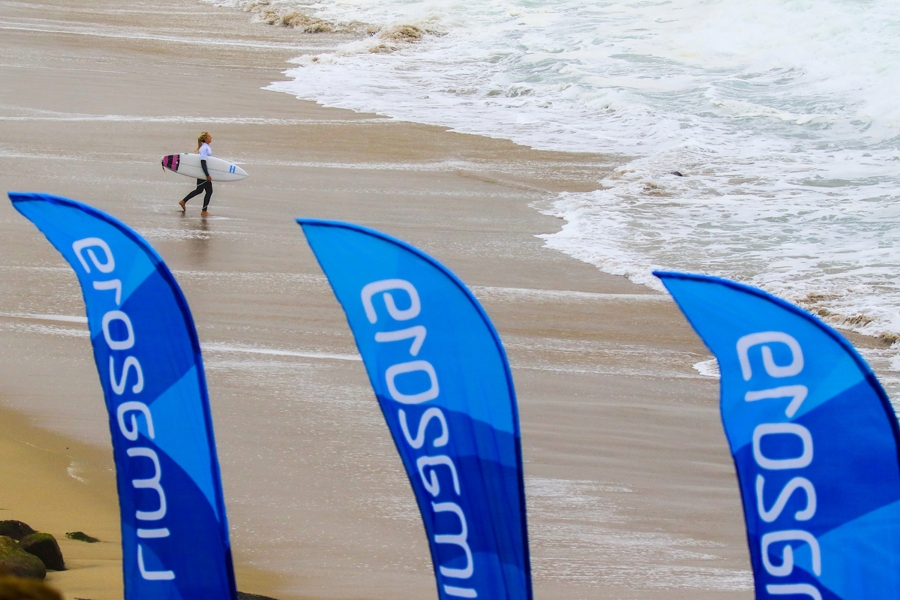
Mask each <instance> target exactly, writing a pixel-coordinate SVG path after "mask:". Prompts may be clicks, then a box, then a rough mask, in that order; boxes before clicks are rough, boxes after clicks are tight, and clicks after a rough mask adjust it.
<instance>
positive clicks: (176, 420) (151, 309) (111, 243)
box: [9, 193, 236, 600]
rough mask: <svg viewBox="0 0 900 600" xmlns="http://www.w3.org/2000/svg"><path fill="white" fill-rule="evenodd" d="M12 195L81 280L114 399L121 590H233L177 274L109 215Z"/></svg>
mask: <svg viewBox="0 0 900 600" xmlns="http://www.w3.org/2000/svg"><path fill="white" fill-rule="evenodd" d="M9 197H10V199H11V200H12V202H13V206H15V208H16V210H18V211H19V212H20V213H22V214H23V215H25V217H27V218H28V219H29V220H31V221H32V222H33V223H34V224H35V225H36V226H37V227H38V229H40V230H41V231H42V232H43V233H44V235H46V236H47V239H48V240H50V243H51V244H53V246H54V247H56V249H57V250H59V252H60V253H61V254H62V255H63V256H64V257H65V259H66V260H67V261H68V262H69V264H70V265H71V266H72V268H73V269H74V270H75V273H76V275H77V276H78V281H79V282H80V283H81V289H82V293H83V295H84V303H85V307H86V310H87V317H88V327H89V329H90V334H91V343H92V345H93V347H94V360H95V361H96V363H97V371H98V372H99V374H100V382H101V384H102V387H103V393H104V395H105V397H106V407H107V409H108V410H109V424H110V431H111V433H112V442H113V455H114V457H115V462H116V477H117V482H118V490H119V506H120V508H121V512H122V515H121V516H122V563H123V570H124V575H125V598H126V599H127V600H137V599H154V600H156V599H164V600H178V599H182V600H197V599H210V600H221V599H223V598H225V599H233V598H236V592H235V587H234V576H233V572H232V564H231V545H230V543H229V540H228V525H227V522H226V519H225V506H224V501H223V498H222V485H221V480H220V475H219V464H218V459H217V457H216V447H215V441H214V439H213V428H212V420H211V418H210V411H209V400H208V397H207V393H206V380H205V378H204V373H203V363H202V360H201V358H200V344H199V341H198V339H197V333H196V330H195V329H194V322H193V319H192V318H191V313H190V310H189V309H188V305H187V301H186V300H185V298H184V295H183V294H182V293H181V289H180V288H179V287H178V284H177V283H176V282H175V278H174V277H173V276H172V274H171V272H169V269H168V268H167V267H166V265H165V263H163V261H162V259H161V258H160V257H159V255H158V254H157V253H156V252H155V251H154V250H153V248H151V247H150V245H149V244H148V243H147V242H146V241H144V240H143V239H142V238H141V237H140V236H139V235H138V234H137V233H135V232H134V231H133V230H132V229H130V228H129V227H128V226H126V225H124V224H123V223H121V222H119V221H118V220H116V219H114V218H112V217H110V216H109V215H106V214H104V213H102V212H100V211H98V210H96V209H93V208H91V207H89V206H86V205H84V204H81V203H78V202H75V201H73V200H67V199H65V198H57V197H54V196H47V195H41V194H18V193H11V194H10V195H9Z"/></svg>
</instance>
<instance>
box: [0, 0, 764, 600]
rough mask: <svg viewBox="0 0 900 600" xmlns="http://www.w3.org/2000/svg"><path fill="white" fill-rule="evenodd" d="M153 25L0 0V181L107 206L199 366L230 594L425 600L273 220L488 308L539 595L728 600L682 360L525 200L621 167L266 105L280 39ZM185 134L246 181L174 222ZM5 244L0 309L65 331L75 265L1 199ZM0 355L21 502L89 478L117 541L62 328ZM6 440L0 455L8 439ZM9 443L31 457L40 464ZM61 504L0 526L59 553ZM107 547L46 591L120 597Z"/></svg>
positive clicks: (148, 19) (709, 415) (732, 548)
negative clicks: (342, 237) (360, 248)
mask: <svg viewBox="0 0 900 600" xmlns="http://www.w3.org/2000/svg"><path fill="white" fill-rule="evenodd" d="M157 4H160V3H157ZM161 4H163V5H164V7H165V8H166V10H159V11H153V10H151V9H150V8H147V7H145V8H141V7H135V8H133V9H130V10H131V11H132V12H131V13H128V14H123V13H121V12H119V5H118V4H116V3H115V2H113V0H99V1H98V2H97V3H95V5H94V6H93V11H92V12H91V13H86V12H81V11H78V10H74V9H73V8H72V6H71V5H70V4H69V3H68V2H66V1H64V0H55V6H56V7H57V8H58V10H56V11H55V12H53V13H52V17H46V18H45V17H41V19H42V23H37V21H36V20H35V19H34V18H32V17H31V16H29V15H25V14H22V11H24V9H23V8H22V7H21V6H19V5H15V4H3V3H2V2H0V25H3V26H9V27H13V28H12V29H7V30H6V31H7V34H6V35H5V39H0V47H2V48H4V49H5V50H6V53H7V55H8V56H11V57H12V58H11V59H10V60H9V63H10V64H7V65H5V66H3V65H0V73H2V75H3V77H4V80H5V81H6V82H8V85H7V86H6V87H5V89H3V90H0V136H2V139H3V142H2V143H0V154H2V155H3V156H4V157H5V158H6V159H7V161H8V162H9V164H10V165H11V169H10V171H9V172H7V173H5V174H3V175H0V177H2V182H3V185H4V187H6V189H30V188H33V187H35V186H38V187H40V188H41V191H46V192H48V193H57V194H60V195H64V196H67V197H73V198H77V199H79V200H81V201H84V202H87V203H90V204H92V205H94V206H97V207H98V208H100V209H102V210H105V211H108V212H110V213H112V214H113V215H115V216H116V217H118V218H121V219H122V220H123V221H125V222H126V223H128V224H129V225H131V226H133V227H134V228H135V229H136V230H137V231H138V232H139V233H141V234H142V235H143V236H144V237H146V238H147V239H148V241H150V242H151V244H153V245H154V247H155V248H156V249H157V250H158V251H159V253H160V255H161V256H162V257H163V258H164V259H165V260H166V262H167V264H168V265H169V266H170V268H171V269H172V271H173V272H174V274H175V276H176V279H177V280H178V282H179V284H180V285H181V287H182V289H183V291H184V293H185V296H186V297H187V299H188V301H189V303H190V306H191V309H192V312H193V315H194V319H195V322H196V323H197V327H198V334H199V337H200V340H201V344H202V345H204V346H206V348H207V349H205V350H204V362H205V364H206V374H207V379H208V382H209V388H210V401H211V408H212V413H213V419H214V422H215V427H216V439H217V443H218V452H219V458H220V462H221V465H222V473H223V481H224V487H225V498H226V504H227V508H228V514H229V520H230V522H231V527H230V529H231V538H232V545H233V549H234V557H235V565H236V569H237V577H238V583H239V588H241V589H242V591H249V592H253V593H260V594H265V595H268V596H272V597H275V598H279V600H291V599H296V600H309V599H312V598H345V599H351V598H353V599H359V600H362V599H365V600H420V599H421V598H431V597H434V595H435V587H434V579H433V572H432V567H431V564H430V560H429V556H428V549H427V545H426V544H425V540H424V536H423V535H422V527H421V523H420V521H419V516H418V513H417V510H416V508H415V505H414V502H413V498H412V494H411V492H410V490H409V484H408V482H407V480H406V475H405V473H404V472H403V471H402V467H401V466H400V465H399V461H398V460H397V457H396V451H395V449H394V447H393V442H392V440H391V439H390V438H389V436H388V433H387V431H386V428H385V427H384V423H383V418H382V416H381V414H380V411H379V409H378V408H377V405H376V403H375V401H374V400H373V398H372V393H371V388H370V387H369V384H368V380H367V377H366V375H365V372H364V370H363V368H362V365H361V363H359V362H358V361H353V360H344V359H341V358H335V357H347V356H352V355H355V354H356V350H355V345H354V342H353V340H352V337H351V335H350V332H349V330H348V329H347V326H346V320H345V318H344V316H343V314H342V312H341V311H340V308H339V307H338V306H337V303H336V301H335V299H334V296H333V294H332V293H331V290H330V289H329V288H328V285H327V283H326V281H325V279H324V277H323V276H322V274H321V271H320V270H319V269H318V265H317V263H316V261H315V259H314V257H313V256H312V254H311V252H310V251H309V249H308V247H307V246H306V243H305V241H304V239H303V237H302V235H301V232H300V231H299V228H298V227H297V226H296V224H295V223H294V222H293V218H294V217H297V216H310V217H320V218H331V219H340V220H350V221H353V222H358V223H362V224H365V225H366V226H369V227H373V228H375V229H379V230H382V231H385V232H387V233H390V234H391V235H395V236H397V237H399V238H401V239H403V240H405V241H407V242H409V243H410V244H413V245H415V246H417V247H419V248H421V249H422V250H423V251H425V252H428V253H429V254H431V255H432V256H434V257H435V258H436V259H438V260H439V261H440V262H441V263H443V264H444V265H446V266H447V267H448V268H450V269H451V270H453V272H454V273H456V274H457V275H458V276H459V277H460V278H461V279H462V280H463V281H464V282H465V283H466V285H467V286H469V287H470V288H471V289H472V290H473V291H474V293H475V295H476V297H477V298H478V299H479V301H480V302H481V303H482V304H483V306H484V308H485V309H486V311H487V313H488V314H489V315H490V317H491V320H492V321H493V323H494V325H495V327H496V328H497V330H498V331H499V333H500V336H501V338H502V340H503V342H504V345H505V347H506V350H507V353H508V355H509V359H510V363H511V367H512V371H513V377H514V380H515V384H516V390H517V395H518V399H519V412H520V422H521V428H522V432H523V455H524V458H525V463H526V464H525V475H526V487H527V493H528V511H529V523H530V539H531V553H532V567H533V573H534V582H535V597H536V598H567V599H568V600H582V599H584V600H588V599H593V598H596V597H622V598H635V599H660V600H662V599H666V600H681V599H684V600H687V599H690V600H707V599H710V600H711V599H723V598H728V599H731V598H734V599H745V598H750V597H752V581H750V574H749V557H748V553H747V549H746V541H745V536H744V530H743V522H742V513H741V508H740V498H739V495H738V490H737V485H736V482H735V478H734V472H733V464H732V461H731V457H730V455H729V453H728V450H727V444H726V442H725V439H724V433H723V432H722V428H721V424H720V420H719V415H718V390H717V382H716V380H715V379H711V378H704V377H702V376H700V375H699V374H697V373H696V372H694V370H693V364H695V363H697V362H699V361H701V360H704V359H707V358H709V355H708V354H707V353H706V350H705V349H704V348H703V347H702V344H701V343H700V341H699V340H698V339H697V338H696V336H695V335H694V334H693V332H692V331H691V330H690V328H689V327H688V325H687V323H686V322H685V321H684V319H683V317H682V316H681V314H680V312H679V311H678V309H677V308H676V307H675V306H674V304H673V303H672V302H671V300H670V299H669V298H668V297H667V296H664V295H662V294H660V293H657V292H654V291H652V290H650V289H649V288H645V287H643V286H639V285H637V284H634V283H632V282H630V281H628V280H626V279H624V278H621V277H617V276H614V275H609V274H605V273H602V272H599V271H597V269H596V268H595V267H593V266H591V265H588V264H586V263H583V262H580V261H577V260H576V259H573V258H570V257H569V256H567V255H564V254H562V253H559V252H557V251H555V250H550V249H548V248H546V247H544V245H543V242H542V241H541V240H539V239H537V238H536V237H535V235H536V234H539V233H542V232H553V231H555V230H558V225H559V220H558V219H556V218H554V217H549V216H547V215H544V214H541V213H540V212H539V211H538V210H536V209H535V208H534V206H535V205H540V203H541V202H546V201H547V200H548V199H550V198H552V195H553V194H555V193H557V192H558V191H562V190H572V191H577V190H579V189H584V188H586V187H589V185H590V181H591V178H592V177H596V176H597V175H598V174H599V173H600V172H602V171H603V169H611V168H613V167H614V166H615V164H617V163H616V160H618V159H617V157H603V156H596V155H589V156H585V155H576V154H562V153H551V152H539V151H534V150H530V149H528V148H525V147H523V146H517V145H515V144H513V143H512V142H508V141H504V140H497V139H493V138H482V137H479V136H471V135H466V134H457V133H452V132H448V131H446V129H444V128H440V127H434V126H427V125H417V124H412V123H404V122H396V121H391V120H389V119H385V118H381V117H377V116H373V115H371V114H360V113H352V112H349V111H345V110H341V109H328V108H324V107H321V106H318V105H316V104H314V103H312V102H309V101H298V100H297V99H295V98H293V97H292V96H290V95H288V94H284V93H280V92H278V93H276V92H270V91H266V90H263V89H261V88H262V87H264V86H266V85H268V84H269V83H271V82H272V81H274V80H276V79H277V78H278V77H279V75H280V73H281V70H279V69H278V68H277V67H273V66H272V65H278V64H280V63H279V62H278V61H279V60H281V61H282V62H284V61H286V60H287V59H288V58H291V57H292V55H293V53H294V52H295V51H294V50H287V49H285V48H287V47H290V48H296V47H299V45H297V44H296V43H293V42H291V40H290V37H293V36H295V34H293V33H291V32H289V31H283V30H279V29H277V28H271V27H264V26H259V27H255V26H253V25H252V24H251V23H249V15H247V14H246V13H242V12H240V11H231V12H228V10H229V9H222V10H216V9H213V10H210V9H211V8H212V7H210V6H209V5H199V4H198V3H196V2H194V1H193V0H165V1H164V2H163V3H161ZM17 11H20V12H17ZM169 15H176V16H178V17H179V18H180V19H182V20H189V21H190V23H191V25H190V26H187V25H183V24H182V25H179V23H176V22H175V21H177V20H178V19H172V18H171V17H170V16H169ZM44 21H52V23H50V24H48V23H46V22H44ZM137 22H140V23H141V24H140V26H137V25H135V24H134V23H137ZM39 25H40V27H39ZM123 32H124V33H123ZM197 32H205V35H199V34H198V33H197ZM181 38H184V39H186V40H187V41H183V40H182V41H179V39H181ZM229 39H235V40H239V41H240V45H237V44H232V45H229V44H228V43H225V42H223V40H229ZM310 43H311V44H312V42H310ZM316 43H322V44H325V43H327V39H325V38H321V39H319V40H318V41H317V42H316ZM211 48H212V49H215V51H212V50H210V49H211ZM260 65H264V66H260ZM198 81H201V82H203V83H202V85H198V84H197V82H198ZM198 114H205V115H208V117H203V118H201V117H197V116H192V115H198ZM202 129H209V130H210V131H211V132H212V133H213V134H214V138H215V142H214V144H213V146H214V152H215V153H216V155H218V156H222V157H228V158H231V159H234V160H238V161H240V162H243V163H245V164H246V165H247V167H246V168H247V170H248V171H249V172H250V174H251V175H250V178H248V179H247V180H245V181H244V182H240V183H238V184H234V185H221V186H216V191H215V194H214V196H213V202H212V205H211V207H210V210H211V211H212V212H213V214H214V215H216V218H213V219H208V220H202V219H200V218H199V216H198V212H199V207H198V206H197V205H196V204H195V203H192V204H189V205H188V214H187V215H184V216H182V215H180V214H179V213H180V211H179V209H178V208H177V204H176V202H177V200H178V198H180V197H181V196H182V195H183V194H184V193H185V192H186V191H187V188H189V187H190V184H191V181H190V180H188V179H186V178H182V177H178V176H174V175H172V174H171V173H165V174H163V173H160V169H159V164H158V160H159V158H158V157H159V156H162V155H164V154H170V153H172V152H174V151H179V147H178V146H179V145H181V146H182V148H181V150H184V149H187V148H186V146H187V145H189V144H190V143H191V141H192V140H193V139H196V136H197V133H199V130H202ZM0 231H2V233H3V239H4V252H3V253H0V276H3V277H4V279H5V281H7V282H8V285H6V286H4V287H3V289H0V313H3V315H12V314H32V315H63V316H80V315H83V306H82V304H81V295H80V291H79V290H78V287H77V282H76V281H75V279H74V275H73V274H72V273H71V270H70V269H68V266H67V265H65V264H64V263H63V262H62V259H61V258H60V257H59V255H58V254H57V253H56V252H55V250H53V248H51V247H50V246H49V244H47V243H46V241H45V240H44V239H43V238H42V237H41V236H40V235H39V234H38V233H37V232H36V231H35V230H34V228H33V227H31V225H30V224H29V223H27V222H26V221H25V220H24V219H22V218H21V217H20V216H19V215H17V214H15V213H14V211H13V210H12V209H11V208H10V207H9V205H8V203H0ZM0 353H2V354H3V356H4V357H5V360H4V361H2V364H0V405H2V406H3V407H6V408H3V409H0V417H3V415H5V414H6V413H7V412H8V413H9V414H10V415H11V416H10V423H11V425H10V426H11V427H15V423H25V425H27V424H28V423H39V428H34V427H31V426H28V427H26V426H24V425H23V426H22V427H20V428H19V429H17V430H16V431H17V432H18V433H17V435H18V434H21V435H22V436H26V437H25V438H23V439H31V436H34V437H35V439H42V440H43V439H45V438H46V440H47V441H46V444H47V447H48V448H56V449H57V450H55V452H56V454H52V456H51V457H52V460H50V459H48V461H49V462H47V463H46V465H45V466H41V472H40V474H39V477H37V478H36V479H34V480H29V482H28V484H27V485H25V486H23V487H22V488H21V490H20V493H21V494H22V497H23V498H24V497H25V496H27V495H31V496H33V497H43V496H51V495H50V494H47V493H46V492H45V490H47V489H53V486H62V487H63V488H65V489H68V488H72V487H73V486H74V489H76V490H78V489H80V488H79V486H83V487H86V488H87V490H86V491H84V500H83V502H82V504H83V506H84V509H83V510H84V511H87V512H89V513H90V515H91V519H95V521H96V523H97V531H96V532H95V531H91V530H90V528H89V526H90V525H91V522H88V524H87V525H84V526H83V527H84V531H85V532H86V533H89V534H92V535H95V536H97V537H101V539H105V537H104V536H107V537H112V536H113V533H111V532H113V531H114V533H115V536H116V537H115V539H116V540H118V537H117V536H118V513H117V511H118V508H117V503H116V498H115V486H114V482H113V474H112V472H111V471H110V470H109V469H110V468H111V467H112V461H111V455H110V453H109V452H108V450H102V449H98V446H99V447H104V446H106V445H108V436H109V433H108V428H107V417H106V414H105V409H104V405H103V400H102V397H101V394H100V390H99V385H98V383H97V377H96V372H95V366H94V364H93V357H92V355H91V351H90V344H89V343H88V340H87V337H86V335H85V332H84V325H83V324H78V323H74V324H73V323H68V324H66V323H64V322H49V321H36V320H34V319H32V320H29V319H22V318H18V317H15V316H0ZM16 414H18V415H19V416H16ZM23 414H25V415H27V417H24V416H21V415H23ZM17 419H18V420H17ZM29 427H30V428H29ZM4 431H5V430H4V429H2V428H0V444H3V443H9V444H12V443H14V442H15V440H17V439H19V438H16V437H15V436H14V435H13V434H12V433H10V434H9V438H7V435H6V434H5V433H4ZM47 431H52V432H54V433H47ZM8 439H9V440H12V441H7V440H8ZM72 440H81V442H79V443H82V444H83V445H84V448H83V455H82V454H78V455H77V456H78V458H77V460H76V462H79V461H81V462H84V467H82V468H83V469H84V470H83V471H81V472H78V473H76V474H78V476H79V477H82V479H85V480H87V481H88V483H86V484H84V483H81V482H79V481H78V480H76V479H74V478H73V477H71V476H70V475H69V474H68V473H67V469H68V468H69V466H71V465H70V462H66V461H71V460H72V458H71V457H70V456H69V454H64V453H62V451H61V450H59V448H70V449H71V448H73V447H75V446H73V445H72V444H73V443H74V442H72ZM16 443H18V442H16ZM42 443H43V442H42ZM67 444H68V445H67ZM2 447H3V446H2V445H0V448H2ZM19 447H20V449H21V448H24V450H22V451H23V452H25V451H27V452H29V453H32V454H34V456H35V458H33V459H29V460H32V462H34V464H36V465H38V466H40V465H44V463H41V462H40V460H39V452H44V451H43V450H37V449H34V448H31V447H30V446H23V445H22V444H19ZM77 447H79V448H80V447H81V446H77ZM66 452H68V451H66ZM78 452H82V450H79V451H78ZM4 456H7V455H6V454H0V461H2V458H3V457H4ZM63 466H65V468H63ZM37 468H38V467H37V466H36V467H35V469H37ZM2 472H4V473H7V472H8V471H5V470H4V471H2ZM54 482H56V483H54ZM4 502H5V501H4ZM23 502H24V500H23ZM0 506H5V505H4V504H3V503H0ZM48 510H50V509H48ZM79 510H81V509H79ZM73 512H74V511H73V510H70V507H68V506H65V507H62V508H61V509H60V511H59V519H61V520H60V521H59V524H58V525H57V524H55V523H56V522H54V523H51V524H50V525H46V524H44V523H42V518H41V517H40V515H37V516H35V517H34V518H33V519H31V521H34V522H31V521H29V519H27V518H22V519H21V520H25V521H26V522H29V523H30V524H31V525H32V526H34V527H36V528H39V529H43V530H47V531H50V532H51V533H54V534H55V533H56V529H54V528H63V529H65V528H67V527H69V525H67V524H66V523H67V521H65V522H64V521H63V520H62V519H68V518H71V515H72V513H73ZM10 518H19V517H17V516H11V517H10ZM54 518H55V517H54ZM92 522H93V521H92ZM101 525H102V526H101ZM73 528H76V527H75V526H73ZM104 528H105V529H104ZM104 532H110V533H104ZM98 533H99V534H98ZM61 542H62V540H61ZM72 543H75V542H72ZM113 545H114V544H113ZM115 547H116V551H119V550H118V546H115ZM80 550H81V549H80V548H76V549H74V550H72V551H73V552H76V553H77V552H80ZM63 551H64V553H66V549H65V548H64V549H63ZM107 551H108V552H109V555H108V557H107V558H103V557H90V556H88V557H86V558H84V560H85V561H86V562H85V563H84V568H83V569H80V570H76V569H73V570H72V571H71V572H68V573H65V574H60V575H59V576H57V574H53V576H52V577H53V578H52V579H51V580H50V583H51V584H53V585H57V584H58V585H59V586H60V587H62V588H63V590H64V592H65V593H66V594H67V596H70V597H71V596H77V597H85V598H91V599H92V600H103V599H105V598H118V597H121V591H120V590H121V588H119V592H118V595H117V592H116V582H115V581H113V580H112V579H109V578H104V577H101V576H99V575H98V576H96V577H95V576H94V574H95V573H97V574H99V573H100V572H101V571H102V570H103V569H107V570H110V569H111V570H112V571H115V572H116V573H120V572H121V564H120V563H118V564H117V568H113V567H111V566H110V565H111V564H113V563H115V561H116V560H120V559H118V558H115V557H113V553H112V550H111V549H109V548H107ZM67 556H68V555H67ZM72 556H73V557H75V556H76V555H75V554H73V555H72ZM76 559H77V560H81V559H80V558H77V557H76ZM101 559H102V560H101ZM103 560H107V561H108V564H106V566H104V563H103ZM104 572H105V571H104ZM75 575H78V576H79V577H81V576H83V579H82V580H79V581H82V582H83V585H84V587H75V583H74V576H75ZM119 576H120V575H119ZM66 577H72V581H71V582H70V581H68V580H66V579H65V578H66ZM78 585H82V583H79V584H78ZM118 585H119V586H120V585H121V584H120V583H119V584H118ZM91 586H93V587H91Z"/></svg>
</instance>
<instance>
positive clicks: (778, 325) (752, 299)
mask: <svg viewBox="0 0 900 600" xmlns="http://www.w3.org/2000/svg"><path fill="white" fill-rule="evenodd" d="M656 275H657V276H658V277H660V278H661V279H662V281H663V283H664V284H665V285H666V287H667V288H668V289H669V291H670V292H671V294H672V296H674V298H675V300H676V302H678V304H679V306H680V307H681V309H682V311H684V313H685V315H686V316H687V318H688V320H689V321H690V323H691V325H692V326H693V327H694V329H695V330H696V331H697V333H698V334H699V335H700V337H701V338H703V341H704V342H705V343H706V345H707V346H708V347H709V348H710V350H711V351H712V352H713V353H714V354H715V355H716V358H717V359H718V361H719V368H720V371H721V374H722V379H721V410H722V422H723V424H724V426H725V432H726V434H727V436H728V442H729V444H730V446H731V453H732V455H733V456H734V462H735V466H736V468H737V473H738V480H739V483H740V490H741V496H742V498H743V502H744V517H745V519H746V523H747V540H748V543H749V545H750V556H751V561H752V565H753V574H754V579H755V583H756V597H757V598H774V597H779V598H780V597H787V598H797V599H802V598H813V599H815V600H838V599H841V600H851V599H852V600H863V599H866V600H871V599H872V598H879V599H890V598H900V460H898V445H897V441H898V427H897V418H896V416H895V415H894V411H893V409H892V407H891V404H890V402H889V401H888V398H887V396H886V394H885V393H884V390H883V389H882V388H881V385H880V384H879V383H878V381H877V379H876V378H875V375H874V374H873V373H872V371H871V369H870V368H869V366H868V365H867V364H866V363H865V362H864V361H863V359H862V358H861V357H860V356H859V355H858V354H857V353H856V351H855V350H854V349H853V347H852V346H851V345H850V344H849V343H848V342H847V341H846V340H845V339H844V338H843V337H842V336H841V335H840V334H838V333H837V332H836V331H834V330H833V329H831V328H830V327H828V326H827V325H825V324H824V323H822V322H821V321H819V320H818V319H817V318H815V317H813V316H812V315H810V314H808V313H806V312H805V311H803V310H801V309H799V308H797V307H795V306H792V305H790V304H788V303H786V302H784V301H782V300H780V299H778V298H775V297H773V296H770V295H768V294H766V293H765V292H762V291H760V290H757V289H754V288H750V287H747V286H743V285H739V284H736V283H733V282H730V281H726V280H722V279H716V278H713V277H704V276H697V275H685V274H680V273H656Z"/></svg>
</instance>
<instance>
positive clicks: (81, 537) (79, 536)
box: [66, 531, 100, 544]
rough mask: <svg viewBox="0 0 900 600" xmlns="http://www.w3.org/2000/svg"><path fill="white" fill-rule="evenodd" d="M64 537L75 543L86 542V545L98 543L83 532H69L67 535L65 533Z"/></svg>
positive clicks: (97, 540)
mask: <svg viewBox="0 0 900 600" xmlns="http://www.w3.org/2000/svg"><path fill="white" fill-rule="evenodd" d="M66 537H67V538H69V539H70V540H75V541H77V542H87V543H88V544H96V543H97V542H99V541H100V540H99V539H97V538H95V537H93V536H91V535H88V534H86V533H85V532H83V531H69V532H68V533H66Z"/></svg>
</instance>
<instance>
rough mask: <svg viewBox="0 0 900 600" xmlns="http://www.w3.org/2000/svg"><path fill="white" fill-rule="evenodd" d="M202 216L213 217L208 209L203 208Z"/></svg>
mask: <svg viewBox="0 0 900 600" xmlns="http://www.w3.org/2000/svg"><path fill="white" fill-rule="evenodd" d="M200 216H201V217H211V216H212V215H211V214H209V212H208V211H205V210H201V211H200Z"/></svg>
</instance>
